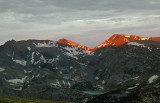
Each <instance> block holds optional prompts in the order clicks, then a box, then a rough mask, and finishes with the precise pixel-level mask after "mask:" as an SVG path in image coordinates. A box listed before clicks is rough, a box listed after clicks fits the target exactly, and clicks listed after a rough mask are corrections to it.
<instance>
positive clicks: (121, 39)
mask: <svg viewBox="0 0 160 103" xmlns="http://www.w3.org/2000/svg"><path fill="white" fill-rule="evenodd" d="M136 40H152V41H160V37H148V38H147V37H140V36H135V35H120V34H114V35H113V36H111V37H110V38H109V39H108V40H106V41H105V42H103V43H102V44H100V45H99V46H96V47H93V48H88V47H86V46H82V45H80V44H77V43H75V42H72V41H70V40H67V39H60V40H58V43H60V44H65V45H72V46H76V47H79V48H81V49H84V50H86V51H87V52H88V53H92V52H95V51H96V50H97V49H100V48H102V47H109V46H114V47H118V46H121V45H123V44H125V43H126V42H129V41H136Z"/></svg>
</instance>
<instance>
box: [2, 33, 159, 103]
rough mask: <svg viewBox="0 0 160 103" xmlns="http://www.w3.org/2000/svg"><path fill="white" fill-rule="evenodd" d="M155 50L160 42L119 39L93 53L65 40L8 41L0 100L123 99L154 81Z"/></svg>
mask: <svg viewBox="0 0 160 103" xmlns="http://www.w3.org/2000/svg"><path fill="white" fill-rule="evenodd" d="M159 48H160V40H159V37H156V38H155V37H151V38H143V37H139V36H134V35H119V34H115V35H113V36H112V37H110V38H109V39H108V40H106V41H105V42H103V43H102V44H101V45H99V46H97V47H94V48H88V47H86V46H82V45H80V44H77V43H74V42H72V41H69V40H66V39H60V40H58V41H52V40H27V41H14V40H11V41H8V42H6V43H5V44H4V45H2V46H0V85H1V87H0V95H1V96H18V97H26V98H35V99H36V98H38V99H46V100H54V101H71V102H81V103H85V102H87V101H88V102H89V101H90V100H91V101H93V103H94V102H95V98H97V99H98V98H99V97H97V96H95V95H99V94H101V93H96V92H99V91H102V92H103V93H105V92H107V94H103V95H107V96H108V95H109V94H110V95H112V93H113V92H114V91H115V90H116V91H118V92H117V94H116V97H115V98H116V99H117V98H118V97H117V96H118V95H122V94H121V93H123V94H124V95H127V96H128V94H130V93H128V91H125V90H126V89H128V88H130V87H134V86H135V88H136V87H137V88H139V86H143V84H145V85H147V83H148V79H149V78H150V77H151V76H154V75H157V76H158V77H157V78H159V76H160V71H159V68H160V49H159ZM136 84H137V85H136ZM145 85H144V86H145ZM149 85H152V84H149ZM122 90H123V91H124V92H121V91H122ZM119 91H120V92H119ZM91 92H94V94H93V93H91ZM131 93H132V92H131ZM100 98H101V97H100ZM107 98H110V96H109V97H107ZM98 100H99V99H98ZM108 100H109V99H108ZM112 100H113V99H112ZM101 101H103V100H102V99H101ZM104 101H105V100H104ZM97 103H98V102H97ZM102 103H103V102H102ZM104 103H105V102H104Z"/></svg>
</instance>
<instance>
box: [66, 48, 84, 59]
mask: <svg viewBox="0 0 160 103" xmlns="http://www.w3.org/2000/svg"><path fill="white" fill-rule="evenodd" d="M64 49H65V50H67V52H65V54H66V55H68V56H70V57H72V58H75V59H78V58H77V55H81V54H86V52H85V51H84V50H83V51H79V48H78V47H65V48H64Z"/></svg>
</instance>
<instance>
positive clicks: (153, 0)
mask: <svg viewBox="0 0 160 103" xmlns="http://www.w3.org/2000/svg"><path fill="white" fill-rule="evenodd" d="M159 18H160V1H159V0H67V1H66V0H14V1H13V0H0V37H1V38H4V39H3V40H2V41H1V43H0V44H3V43H4V42H5V41H6V40H9V39H10V38H11V35H12V34H14V38H15V39H16V40H21V39H29V38H30V39H32V38H34V39H51V38H52V39H54V40H55V39H56V40H57V39H59V38H65V37H66V38H69V39H71V40H73V41H75V42H80V41H82V42H80V43H81V44H86V45H88V46H95V45H96V44H95V43H99V42H103V41H104V39H107V37H109V36H110V35H112V34H114V33H123V34H124V33H128V34H137V33H138V34H137V35H142V36H149V35H151V34H152V36H157V35H158V33H160V30H159V29H158V28H159V26H160V25H159V24H160V23H159ZM105 37H106V38H105ZM91 38H92V39H91ZM95 38H96V40H95ZM84 39H85V40H84ZM86 39H87V40H88V41H86ZM87 42H88V43H87Z"/></svg>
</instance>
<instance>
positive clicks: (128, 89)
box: [128, 84, 139, 90]
mask: <svg viewBox="0 0 160 103" xmlns="http://www.w3.org/2000/svg"><path fill="white" fill-rule="evenodd" d="M137 86H139V84H136V85H135V86H133V87H129V88H128V90H131V89H134V88H136V87H137Z"/></svg>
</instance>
